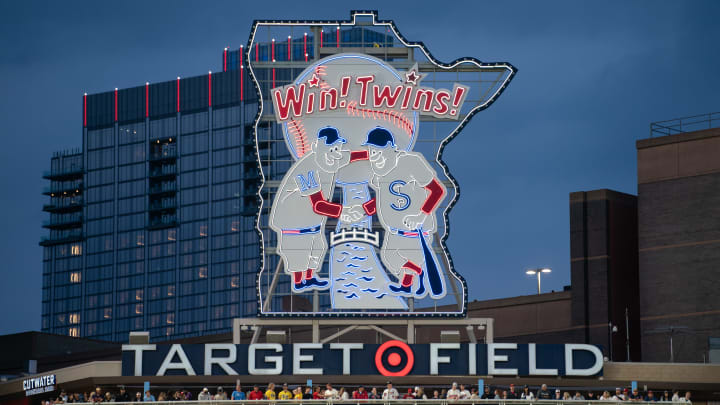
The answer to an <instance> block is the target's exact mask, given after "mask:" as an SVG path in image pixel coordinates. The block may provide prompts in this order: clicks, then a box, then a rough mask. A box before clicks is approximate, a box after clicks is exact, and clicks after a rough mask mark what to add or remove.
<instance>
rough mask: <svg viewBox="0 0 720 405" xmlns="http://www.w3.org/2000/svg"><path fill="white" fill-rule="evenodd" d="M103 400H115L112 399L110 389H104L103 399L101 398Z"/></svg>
mask: <svg viewBox="0 0 720 405" xmlns="http://www.w3.org/2000/svg"><path fill="white" fill-rule="evenodd" d="M103 401H104V402H115V401H114V400H113V397H112V394H111V393H110V391H105V399H103Z"/></svg>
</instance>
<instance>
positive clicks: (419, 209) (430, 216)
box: [363, 127, 446, 298]
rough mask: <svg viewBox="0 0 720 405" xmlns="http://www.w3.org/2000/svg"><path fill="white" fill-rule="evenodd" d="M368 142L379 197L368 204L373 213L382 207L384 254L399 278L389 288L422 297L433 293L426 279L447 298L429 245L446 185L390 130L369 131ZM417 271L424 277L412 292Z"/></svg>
mask: <svg viewBox="0 0 720 405" xmlns="http://www.w3.org/2000/svg"><path fill="white" fill-rule="evenodd" d="M364 145H365V146H367V148H368V159H369V161H370V167H371V169H372V178H371V180H370V186H371V187H372V188H373V189H374V190H375V195H376V199H377V201H375V200H374V199H373V200H370V201H369V202H368V203H369V204H368V203H366V204H364V205H363V208H364V210H365V212H366V213H368V214H370V213H374V212H377V216H378V219H379V221H380V223H381V224H382V226H383V227H384V228H385V239H384V241H383V244H382V248H381V250H380V256H381V258H382V261H383V263H384V265H385V267H386V268H387V269H388V270H389V271H390V272H391V273H393V274H394V275H395V276H396V277H397V278H398V280H399V281H400V283H399V285H390V286H389V289H390V291H392V292H393V293H395V294H397V295H402V296H414V297H417V298H422V297H424V296H425V295H427V294H428V291H427V289H426V288H425V283H424V280H425V279H426V278H427V281H428V284H429V287H430V291H429V293H430V296H431V297H432V298H441V297H443V296H444V295H445V287H444V280H443V278H444V277H443V274H442V272H441V270H440V267H439V266H438V263H437V260H436V258H435V255H434V253H433V252H432V249H431V248H430V246H431V243H432V236H433V233H434V231H435V229H436V225H437V223H436V218H435V209H436V208H437V206H438V205H439V204H440V201H442V198H443V197H444V196H445V194H446V190H445V187H444V186H443V185H442V183H440V181H438V180H437V175H436V174H435V171H434V170H433V169H432V168H431V167H430V165H429V164H428V163H427V161H426V160H425V158H424V157H423V156H422V155H421V154H420V153H417V152H407V151H401V150H398V148H397V146H396V144H395V138H394V136H393V134H392V133H391V132H390V131H389V130H388V129H386V128H382V127H376V128H374V129H372V130H370V132H368V134H367V139H366V141H365V143H364ZM424 270H425V271H424ZM415 276H418V279H419V282H418V287H417V289H415V291H414V292H413V291H411V290H412V287H413V284H414V280H415Z"/></svg>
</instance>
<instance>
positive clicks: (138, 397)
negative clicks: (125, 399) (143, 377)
mask: <svg viewBox="0 0 720 405" xmlns="http://www.w3.org/2000/svg"><path fill="white" fill-rule="evenodd" d="M142 400H143V397H142V393H141V392H140V391H138V392H136V393H135V399H134V400H133V402H142Z"/></svg>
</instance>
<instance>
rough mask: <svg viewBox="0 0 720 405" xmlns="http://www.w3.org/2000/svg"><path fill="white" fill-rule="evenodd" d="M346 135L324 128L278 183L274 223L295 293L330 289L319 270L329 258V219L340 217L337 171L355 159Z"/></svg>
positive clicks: (279, 250)
mask: <svg viewBox="0 0 720 405" xmlns="http://www.w3.org/2000/svg"><path fill="white" fill-rule="evenodd" d="M345 143H346V140H345V139H344V138H343V137H341V136H340V133H339V132H338V130H337V129H336V128H333V127H325V128H321V129H320V130H319V131H318V137H317V139H316V140H315V141H314V142H313V143H312V144H311V148H312V149H311V151H310V152H308V153H306V154H305V156H303V157H302V158H301V159H300V160H299V161H297V162H296V163H295V164H294V165H293V166H292V167H291V168H290V170H289V171H288V172H287V174H286V175H285V177H284V178H283V180H282V183H281V184H280V187H279V188H278V192H277V194H276V196H275V201H274V202H273V205H272V211H271V213H270V226H271V227H272V229H273V230H274V231H275V232H276V233H277V235H278V244H277V253H278V254H279V255H280V256H281V257H282V260H283V262H284V265H285V272H286V273H288V274H290V275H292V278H293V287H292V289H293V292H301V291H305V290H324V289H327V288H329V284H330V283H329V282H328V280H323V279H320V278H318V277H316V275H315V274H314V273H315V272H316V271H317V270H318V269H319V268H320V266H322V264H323V260H324V259H325V253H326V252H327V241H326V240H325V222H326V221H327V218H328V217H330V218H339V217H340V216H341V215H342V214H343V206H342V204H337V203H333V202H329V201H327V199H328V198H332V195H333V190H334V188H335V175H336V173H337V171H338V170H339V169H340V168H342V167H343V166H346V165H347V164H348V163H350V151H349V150H344V149H342V145H343V144H345Z"/></svg>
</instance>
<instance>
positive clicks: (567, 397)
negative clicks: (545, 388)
mask: <svg viewBox="0 0 720 405" xmlns="http://www.w3.org/2000/svg"><path fill="white" fill-rule="evenodd" d="M558 391H560V390H555V397H557V396H559V395H560V393H559V392H558ZM562 400H563V401H572V397H571V396H570V393H569V392H567V391H565V392H563V396H562Z"/></svg>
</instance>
